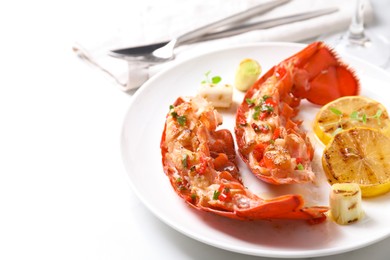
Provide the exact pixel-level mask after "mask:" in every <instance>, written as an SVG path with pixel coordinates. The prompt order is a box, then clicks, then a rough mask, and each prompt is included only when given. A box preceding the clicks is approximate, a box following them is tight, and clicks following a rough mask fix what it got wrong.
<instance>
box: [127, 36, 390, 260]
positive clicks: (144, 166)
mask: <svg viewBox="0 0 390 260" xmlns="http://www.w3.org/2000/svg"><path fill="white" fill-rule="evenodd" d="M303 47H304V45H301V44H286V43H265V44H256V45H245V46H240V47H235V48H228V49H223V50H219V51H215V52H210V53H207V54H204V55H201V56H199V57H196V58H192V59H189V60H186V61H183V62H179V63H177V64H176V65H174V66H173V67H171V68H170V69H168V70H166V71H164V72H162V73H159V74H158V75H156V76H155V77H153V78H152V79H151V80H150V81H148V82H147V83H146V84H145V85H144V86H143V87H142V88H141V89H140V90H138V91H137V93H136V94H135V95H134V97H133V100H132V103H131V105H130V108H129V110H128V113H127V115H126V117H125V120H124V126H123V134H122V152H123V153H122V154H123V160H124V164H125V167H126V169H127V172H128V175H129V178H130V182H131V184H132V187H133V189H134V191H135V192H136V194H137V195H138V196H139V198H140V199H141V200H142V202H143V203H144V204H145V205H146V206H147V207H148V208H149V209H150V210H151V211H152V212H153V213H154V214H155V215H156V216H157V217H159V218H160V219H161V220H163V221H164V222H165V223H167V224H168V225H170V226H171V227H173V228H174V229H176V230H178V231H179V232H181V233H183V234H185V235H187V236H189V237H192V238H194V239H196V240H199V241H202V242H204V243H206V244H209V245H212V246H215V247H219V248H223V249H226V250H230V251H234V252H239V253H243V254H249V255H257V256H265V257H286V258H298V257H315V256H324V255H331V254H338V253H342V252H346V251H350V250H354V249H357V248H361V247H364V246H367V245H369V244H372V243H375V242H377V241H379V240H381V239H384V238H386V237H387V236H389V234H390V225H389V219H390V195H384V196H381V197H378V198H375V199H369V200H364V202H363V207H364V210H365V212H366V215H365V218H364V219H363V220H362V221H359V222H358V223H355V224H353V225H348V226H340V225H337V224H335V223H334V222H333V221H331V220H329V219H328V220H327V221H326V222H325V223H322V224H319V225H308V224H306V223H305V222H301V221H253V222H241V221H236V220H231V219H226V218H223V217H220V216H215V215H213V214H210V213H205V212H200V211H197V210H194V209H192V208H190V207H189V206H187V204H185V203H184V201H182V200H181V198H179V196H177V195H176V193H175V192H174V191H173V189H172V187H171V186H170V183H169V181H168V178H167V177H166V175H165V174H164V172H163V169H162V165H161V153H160V146H159V145H160V138H161V134H162V131H163V127H164V122H165V116H166V113H167V112H168V109H169V105H170V104H172V103H173V102H174V101H175V100H176V98H177V97H179V96H186V95H189V96H192V95H196V93H197V88H198V87H199V84H200V82H201V80H202V79H203V75H204V73H205V72H207V71H209V70H211V74H212V75H220V76H222V78H223V81H224V82H226V83H233V82H234V74H235V70H236V68H237V66H238V64H239V62H240V61H241V60H242V59H244V58H253V59H256V60H258V61H259V62H260V63H261V65H262V67H263V72H264V73H265V72H266V71H267V70H268V69H269V68H271V67H272V66H273V65H275V64H278V63H279V62H280V61H282V60H284V59H285V58H287V57H289V56H290V55H292V54H294V53H296V52H297V51H299V50H300V49H302V48H303ZM343 58H344V60H345V61H346V63H348V64H350V65H351V66H352V67H353V68H354V69H355V71H356V73H357V75H358V77H359V78H360V79H361V83H362V92H361V94H362V95H365V96H369V97H372V98H374V99H377V100H378V101H380V102H382V103H383V104H384V105H385V106H386V105H387V106H388V105H389V100H390V96H389V94H388V92H385V91H384V89H385V88H387V87H388V83H389V82H390V76H389V74H386V73H385V72H384V71H382V70H379V69H377V68H375V67H373V66H370V65H368V64H367V63H365V62H363V61H359V60H356V59H353V58H350V57H343ZM242 98H243V94H242V93H240V92H238V91H237V92H235V93H234V100H235V105H234V106H233V107H232V108H231V109H229V110H226V111H222V114H223V116H224V124H223V126H222V127H223V128H228V129H230V130H233V125H234V116H235V109H236V108H237V104H239V103H241V101H242ZM317 111H318V107H316V106H314V105H311V104H308V103H306V102H303V104H302V107H301V113H300V117H301V118H302V119H304V120H305V124H304V127H305V128H306V129H307V130H309V131H311V122H312V120H313V118H314V116H315V114H316V112H317ZM311 137H313V135H312V136H311ZM312 139H313V143H314V146H315V148H316V155H315V159H314V169H315V170H316V171H317V172H318V175H319V177H318V181H317V183H316V184H305V185H290V186H283V187H279V186H278V187H275V186H271V185H267V184H264V183H262V182H261V181H260V180H258V179H256V178H255V177H253V175H252V174H251V173H250V172H249V171H248V170H247V168H246V166H245V165H244V164H243V163H242V162H240V163H239V167H240V169H241V173H242V176H243V181H244V183H245V185H246V186H248V187H249V188H250V189H251V190H252V191H254V192H255V193H257V194H258V195H260V196H263V197H270V196H276V195H280V194H284V193H288V192H294V193H295V192H298V193H301V194H303V196H305V198H306V201H307V203H308V204H317V205H319V204H321V205H328V192H329V185H328V183H327V182H326V179H325V178H324V176H323V172H322V167H321V166H320V164H319V158H320V156H321V153H322V150H323V146H322V144H321V143H320V142H319V141H318V140H316V139H315V138H312Z"/></svg>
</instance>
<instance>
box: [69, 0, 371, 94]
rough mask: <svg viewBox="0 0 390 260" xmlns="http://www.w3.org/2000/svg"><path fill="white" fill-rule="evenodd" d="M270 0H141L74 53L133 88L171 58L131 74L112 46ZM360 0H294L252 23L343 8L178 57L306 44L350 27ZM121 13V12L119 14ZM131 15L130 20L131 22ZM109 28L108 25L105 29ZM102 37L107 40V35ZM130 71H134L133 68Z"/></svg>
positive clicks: (175, 31)
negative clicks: (273, 44)
mask: <svg viewBox="0 0 390 260" xmlns="http://www.w3.org/2000/svg"><path fill="white" fill-rule="evenodd" d="M269 1H270V0H257V1H255V0H247V1H236V0H214V1H205V0H202V1H200V0H165V1H159V0H143V1H140V2H141V4H138V5H136V4H133V3H131V4H132V5H135V6H133V8H132V13H131V14H127V15H124V16H123V17H125V18H126V20H123V24H121V26H122V27H121V28H119V26H118V25H117V27H118V29H117V30H114V31H115V34H114V35H113V33H112V28H111V32H110V33H106V34H105V33H104V31H99V37H100V39H97V38H96V37H95V38H94V37H91V35H89V38H86V39H79V41H78V42H79V43H77V44H76V45H75V46H74V51H75V52H76V53H77V54H78V56H79V57H80V58H83V59H84V60H86V61H88V62H89V63H90V64H92V65H94V67H97V68H99V69H100V70H101V71H103V72H105V74H107V75H108V76H109V78H110V79H114V80H115V84H116V85H118V86H119V87H120V88H121V89H122V90H123V91H131V90H132V89H134V88H136V87H138V86H140V85H141V84H142V83H143V82H144V81H145V80H146V79H147V78H149V77H150V76H152V75H154V74H155V73H156V72H158V71H160V70H161V69H163V68H165V67H167V66H170V65H171V62H168V63H164V64H161V65H157V66H153V67H143V68H142V69H141V70H137V72H136V73H134V72H131V70H132V66H134V65H132V64H127V62H125V61H123V60H120V59H116V58H113V57H110V56H108V55H107V52H108V50H110V49H116V48H124V47H129V46H138V45H142V44H150V43H154V42H159V41H164V40H165V41H166V40H169V39H171V38H173V37H174V36H177V35H180V34H182V33H185V32H186V31H189V30H192V29H195V28H197V27H200V26H203V25H205V24H207V23H210V22H213V21H216V20H219V19H222V18H224V17H226V16H228V15H232V14H234V13H236V12H239V11H243V10H246V9H248V8H251V7H252V6H254V5H258V4H259V3H261V2H269ZM365 1H366V4H365V10H364V14H365V21H366V22H370V21H372V20H373V10H372V7H371V4H370V2H369V0H365ZM355 2H356V0H343V1H340V0H311V1H307V0H291V1H290V2H288V3H287V4H285V5H282V6H280V7H277V8H274V9H272V10H271V11H269V12H267V13H265V14H261V15H259V16H258V17H254V18H253V19H251V20H250V21H248V22H255V21H262V20H267V19H270V18H276V17H281V16H286V15H292V14H296V13H301V12H306V11H314V10H318V9H323V8H327V7H338V8H339V11H338V12H335V13H332V14H329V15H324V16H320V17H316V18H312V19H309V20H305V21H300V22H295V23H290V24H286V25H282V26H278V27H274V28H269V29H262V30H254V31H251V32H247V33H243V34H240V35H236V36H232V37H228V38H223V39H218V40H212V41H207V42H201V43H196V44H192V45H186V46H181V47H178V48H177V49H176V50H175V53H176V58H175V60H176V61H178V60H182V59H186V58H190V57H193V56H196V55H199V54H200V53H202V52H205V51H210V50H212V49H218V48H221V47H227V46H234V45H238V44H241V43H253V42H264V41H288V42H306V41H309V40H311V39H316V38H317V37H319V36H321V35H326V34H330V33H334V32H338V31H346V30H347V28H348V26H349V24H350V23H351V19H352V16H353V13H354V10H355ZM118 15H119V14H118ZM127 19H128V20H127ZM106 28H107V27H106ZM104 35H105V37H107V38H105V39H103V38H104ZM129 71H130V72H129Z"/></svg>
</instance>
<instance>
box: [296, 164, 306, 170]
mask: <svg viewBox="0 0 390 260" xmlns="http://www.w3.org/2000/svg"><path fill="white" fill-rule="evenodd" d="M297 169H298V170H300V171H303V170H304V169H305V167H303V165H302V163H298V165H297Z"/></svg>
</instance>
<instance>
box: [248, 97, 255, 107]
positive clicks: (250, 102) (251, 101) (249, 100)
mask: <svg viewBox="0 0 390 260" xmlns="http://www.w3.org/2000/svg"><path fill="white" fill-rule="evenodd" d="M245 101H246V103H247V104H248V105H250V106H252V105H254V104H255V103H256V100H255V99H250V98H247V99H245Z"/></svg>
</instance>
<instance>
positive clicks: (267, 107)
mask: <svg viewBox="0 0 390 260" xmlns="http://www.w3.org/2000/svg"><path fill="white" fill-rule="evenodd" d="M261 111H262V112H268V113H271V112H273V111H274V107H273V106H270V105H263V106H262V107H261Z"/></svg>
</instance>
